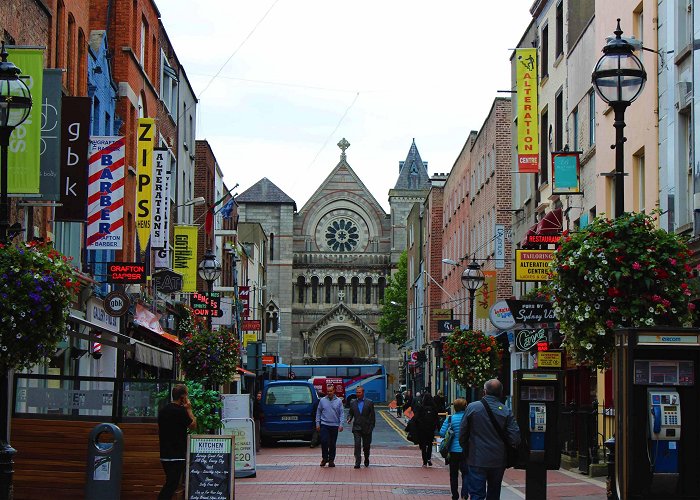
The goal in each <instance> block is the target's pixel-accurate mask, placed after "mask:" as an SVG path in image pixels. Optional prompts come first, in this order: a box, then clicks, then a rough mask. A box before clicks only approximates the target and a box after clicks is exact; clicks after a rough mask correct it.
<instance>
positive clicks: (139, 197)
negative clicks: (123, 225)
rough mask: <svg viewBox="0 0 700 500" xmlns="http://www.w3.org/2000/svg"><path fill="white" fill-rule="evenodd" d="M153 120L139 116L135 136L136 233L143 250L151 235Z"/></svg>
mask: <svg viewBox="0 0 700 500" xmlns="http://www.w3.org/2000/svg"><path fill="white" fill-rule="evenodd" d="M154 136H155V120H153V118H139V124H138V129H137V136H136V153H137V163H136V234H137V235H138V239H139V248H140V249H141V252H143V251H144V250H145V249H146V247H147V246H148V240H149V239H150V237H151V199H152V197H153V192H152V189H153V188H152V186H151V179H152V177H153V143H154Z"/></svg>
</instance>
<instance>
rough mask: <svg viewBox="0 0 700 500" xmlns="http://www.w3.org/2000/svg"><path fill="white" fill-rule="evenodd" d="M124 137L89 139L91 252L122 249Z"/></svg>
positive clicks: (89, 244) (89, 241)
mask: <svg viewBox="0 0 700 500" xmlns="http://www.w3.org/2000/svg"><path fill="white" fill-rule="evenodd" d="M124 144H125V141H124V138H123V137H100V136H95V137H91V138H90V163H89V166H90V170H89V177H88V225H87V233H86V238H87V241H86V248H87V249H88V250H121V249H122V240H123V234H124Z"/></svg>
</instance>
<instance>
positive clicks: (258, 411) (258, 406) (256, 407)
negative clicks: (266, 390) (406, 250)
mask: <svg viewBox="0 0 700 500" xmlns="http://www.w3.org/2000/svg"><path fill="white" fill-rule="evenodd" d="M263 418H264V416H263V411H262V391H258V392H257V394H256V395H255V399H253V421H254V422H255V451H256V453H257V452H259V451H260V423H261V422H262V420H263Z"/></svg>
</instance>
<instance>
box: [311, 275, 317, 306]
mask: <svg viewBox="0 0 700 500" xmlns="http://www.w3.org/2000/svg"><path fill="white" fill-rule="evenodd" d="M311 303H312V304H318V276H313V277H312V278H311Z"/></svg>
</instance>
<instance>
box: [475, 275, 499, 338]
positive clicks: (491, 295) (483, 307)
mask: <svg viewBox="0 0 700 500" xmlns="http://www.w3.org/2000/svg"><path fill="white" fill-rule="evenodd" d="M496 275H497V273H496V271H484V284H483V285H481V288H479V289H478V290H477V291H476V295H475V296H474V300H476V307H475V308H474V309H475V311H476V317H477V318H479V319H489V312H490V311H491V307H492V306H493V305H494V304H495V303H496V295H497V294H498V290H497V286H498V285H497V281H496ZM469 326H470V328H471V325H469Z"/></svg>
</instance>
